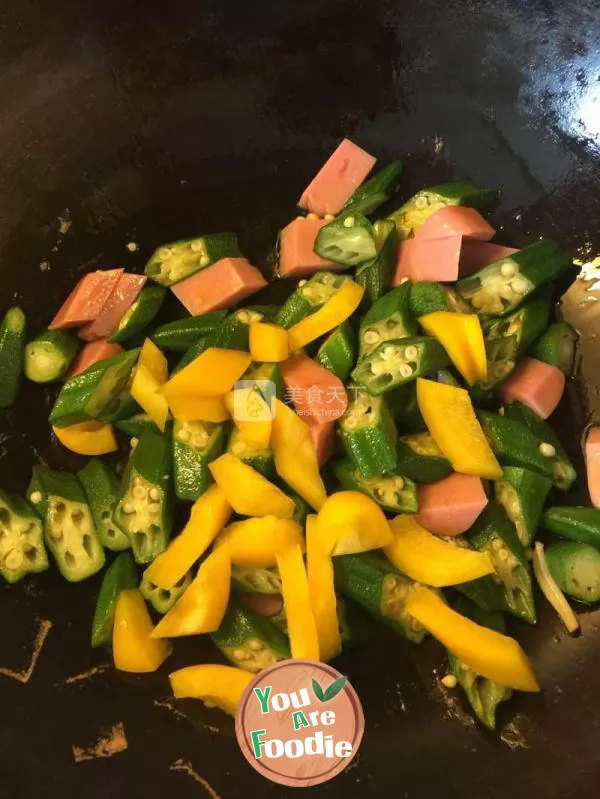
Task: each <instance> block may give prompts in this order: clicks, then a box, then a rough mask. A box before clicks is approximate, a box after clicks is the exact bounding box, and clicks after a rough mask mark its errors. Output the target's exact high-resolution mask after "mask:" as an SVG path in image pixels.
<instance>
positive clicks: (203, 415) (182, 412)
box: [167, 396, 229, 422]
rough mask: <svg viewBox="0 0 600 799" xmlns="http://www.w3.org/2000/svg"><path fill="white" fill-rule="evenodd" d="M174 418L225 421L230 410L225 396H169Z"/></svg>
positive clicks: (187, 420)
mask: <svg viewBox="0 0 600 799" xmlns="http://www.w3.org/2000/svg"><path fill="white" fill-rule="evenodd" d="M167 402H168V404H169V408H170V409H171V413H172V414H173V418H174V419H176V420H177V421H178V422H225V421H227V419H229V411H228V410H227V407H226V406H225V398H224V397H200V396H197V397H192V396H181V397H178V396H173V397H167Z"/></svg>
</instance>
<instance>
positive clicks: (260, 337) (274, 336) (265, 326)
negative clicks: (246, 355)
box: [250, 322, 290, 363]
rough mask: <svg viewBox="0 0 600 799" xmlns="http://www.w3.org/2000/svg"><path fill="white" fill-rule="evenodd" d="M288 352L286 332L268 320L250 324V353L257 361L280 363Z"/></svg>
mask: <svg viewBox="0 0 600 799" xmlns="http://www.w3.org/2000/svg"><path fill="white" fill-rule="evenodd" d="M289 354H290V348H289V341H288V332H287V330H286V329H285V328H284V327H280V326H279V325H273V324H269V323H268V322H253V323H252V324H251V325H250V355H251V356H252V360H253V361H258V362H259V363H280V362H281V361H285V360H286V358H287V357H288V355H289Z"/></svg>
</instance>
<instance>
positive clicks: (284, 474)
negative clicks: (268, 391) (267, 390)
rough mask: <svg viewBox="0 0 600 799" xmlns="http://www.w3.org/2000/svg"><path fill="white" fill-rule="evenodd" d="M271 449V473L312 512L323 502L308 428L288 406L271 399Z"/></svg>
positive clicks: (323, 487)
mask: <svg viewBox="0 0 600 799" xmlns="http://www.w3.org/2000/svg"><path fill="white" fill-rule="evenodd" d="M271 448H272V449H273V456H274V460H275V470H276V471H277V474H278V475H279V476H280V477H281V478H282V479H283V480H285V482H286V483H287V484H288V485H289V486H291V488H293V489H294V491H295V492H296V493H297V494H300V496H301V497H302V499H304V500H306V502H308V504H309V505H310V506H311V507H312V508H314V509H315V510H319V508H320V507H321V506H322V505H323V503H324V502H325V500H326V499H327V492H326V491H325V486H324V484H323V480H322V479H321V473H320V472H319V463H318V461H317V453H316V451H315V447H314V444H313V441H312V438H311V435H310V429H309V427H308V425H307V424H306V422H304V421H303V420H302V419H301V418H300V417H299V416H298V415H297V414H296V413H295V412H294V411H293V410H292V409H291V408H290V407H289V406H288V405H285V403H283V402H281V401H280V400H275V410H274V415H273V426H272V429H271Z"/></svg>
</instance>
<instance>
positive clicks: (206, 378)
mask: <svg viewBox="0 0 600 799" xmlns="http://www.w3.org/2000/svg"><path fill="white" fill-rule="evenodd" d="M250 362H251V358H250V354H249V353H247V352H240V351H239V350H221V349H218V348H217V347H209V348H208V349H207V350H204V352H203V353H202V354H201V355H199V356H198V357H197V358H196V359H195V360H193V361H192V362H191V363H190V364H188V365H187V366H185V367H184V368H183V369H182V370H181V371H180V372H177V374H176V375H173V377H172V378H171V379H170V380H169V382H168V383H167V384H166V385H165V387H164V393H165V394H166V396H168V397H172V396H191V397H195V396H201V397H218V396H219V395H221V394H227V392H228V391H231V389H232V388H233V386H234V384H235V383H236V382H237V381H238V380H239V379H240V377H241V376H242V375H243V374H244V372H245V371H246V370H247V369H248V367H249V366H250Z"/></svg>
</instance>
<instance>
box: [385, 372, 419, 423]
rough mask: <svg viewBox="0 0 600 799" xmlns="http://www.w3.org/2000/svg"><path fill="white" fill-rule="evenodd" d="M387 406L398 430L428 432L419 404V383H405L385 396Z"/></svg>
mask: <svg viewBox="0 0 600 799" xmlns="http://www.w3.org/2000/svg"><path fill="white" fill-rule="evenodd" d="M385 401H386V404H387V406H388V408H389V410H390V414H391V416H392V418H393V419H394V421H395V422H396V424H397V425H398V428H399V429H400V430H402V432H405V433H420V432H423V431H425V430H427V425H426V424H425V420H424V419H423V416H422V414H421V411H420V410H419V403H418V402H417V383H416V381H415V380H413V382H412V383H404V384H403V385H401V386H398V388H393V389H392V390H391V391H388V392H387V394H386V395H385Z"/></svg>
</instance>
